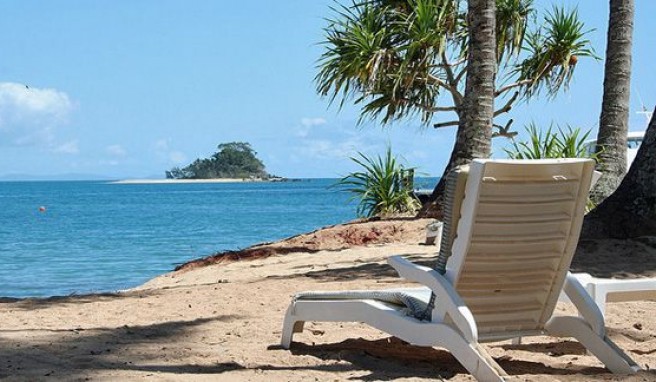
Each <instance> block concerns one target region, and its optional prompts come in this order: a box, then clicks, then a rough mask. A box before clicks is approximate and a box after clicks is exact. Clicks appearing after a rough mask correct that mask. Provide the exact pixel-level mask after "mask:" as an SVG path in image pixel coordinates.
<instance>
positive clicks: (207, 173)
mask: <svg viewBox="0 0 656 382" xmlns="http://www.w3.org/2000/svg"><path fill="white" fill-rule="evenodd" d="M217 148H218V151H217V152H216V153H214V154H213V155H212V156H210V157H209V158H204V159H200V158H199V159H196V160H195V161H194V162H193V163H191V164H190V165H188V166H186V167H183V168H179V167H173V168H172V169H171V170H169V171H166V178H167V179H224V178H233V179H246V178H250V179H271V178H273V177H272V176H271V175H269V173H267V172H266V170H265V167H264V163H262V161H261V160H260V159H259V158H257V156H256V155H257V153H256V152H255V150H253V148H252V147H251V145H250V143H246V142H229V143H221V144H219V145H218V146H217Z"/></svg>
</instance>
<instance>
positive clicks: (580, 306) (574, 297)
mask: <svg viewBox="0 0 656 382" xmlns="http://www.w3.org/2000/svg"><path fill="white" fill-rule="evenodd" d="M563 290H564V291H565V294H566V295H567V297H568V298H569V300H570V301H571V302H572V303H573V304H574V306H575V307H576V309H577V310H578V311H579V313H580V315H581V316H582V317H583V319H584V320H585V321H586V322H587V323H588V324H589V325H590V326H591V327H592V330H593V331H594V332H595V333H597V334H598V335H600V336H604V335H605V332H606V327H605V325H604V315H603V314H602V313H601V310H599V306H598V305H597V304H596V303H595V302H594V300H593V299H592V297H591V296H590V294H589V293H588V291H587V290H585V287H584V286H583V284H581V282H580V281H579V279H577V278H576V276H574V275H573V274H572V273H571V272H567V278H566V279H565V285H564V286H563Z"/></svg>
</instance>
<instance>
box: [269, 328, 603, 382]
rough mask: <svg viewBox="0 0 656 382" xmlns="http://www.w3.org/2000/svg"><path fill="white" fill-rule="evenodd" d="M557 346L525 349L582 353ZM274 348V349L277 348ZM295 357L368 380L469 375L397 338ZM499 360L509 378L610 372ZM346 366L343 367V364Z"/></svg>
mask: <svg viewBox="0 0 656 382" xmlns="http://www.w3.org/2000/svg"><path fill="white" fill-rule="evenodd" d="M553 345H554V346H553V347H540V346H537V347H536V345H534V344H530V345H514V346H520V348H517V349H521V350H528V351H536V352H539V351H540V350H546V349H551V351H552V352H562V353H563V354H569V353H568V351H569V350H570V349H574V350H575V354H579V351H580V349H579V348H578V347H576V346H572V345H571V344H569V343H564V344H563V343H554V344H553ZM273 348H274V347H270V349H273ZM290 351H291V352H292V354H293V355H310V356H313V357H316V358H319V359H322V360H332V361H347V362H348V363H349V364H350V365H352V367H351V369H352V370H367V371H368V372H369V373H370V374H368V375H367V376H364V377H362V376H360V377H358V379H362V380H365V381H390V380H395V379H398V378H411V377H415V378H416V377H419V378H435V377H436V376H439V377H440V378H444V379H449V378H452V377H454V376H455V375H456V374H468V372H467V370H466V369H465V368H464V367H463V366H462V365H461V364H460V363H459V362H458V361H457V360H456V358H455V357H454V356H453V355H452V354H451V353H450V352H448V351H446V350H442V349H435V348H430V347H420V346H414V345H410V344H408V343H406V342H404V341H401V340H399V339H397V338H395V337H389V338H385V339H380V340H365V339H362V338H358V339H348V340H345V341H342V342H339V343H332V344H320V345H307V344H304V343H298V342H294V343H293V344H292V347H291V349H290ZM496 361H497V362H498V363H499V365H501V367H502V368H503V369H504V370H506V372H507V373H508V374H509V375H527V376H528V375H530V374H534V375H535V374H546V375H580V374H584V375H595V374H605V373H609V371H608V370H606V369H605V368H601V367H576V366H573V367H569V368H567V369H565V368H556V367H551V366H548V365H545V364H543V363H541V362H531V361H523V360H517V359H511V358H509V357H500V358H497V359H496ZM340 365H342V364H340Z"/></svg>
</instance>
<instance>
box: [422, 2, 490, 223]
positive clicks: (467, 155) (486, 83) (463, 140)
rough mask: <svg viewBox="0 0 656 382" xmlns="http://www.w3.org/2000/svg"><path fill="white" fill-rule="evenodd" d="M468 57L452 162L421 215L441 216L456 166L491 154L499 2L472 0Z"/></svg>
mask: <svg viewBox="0 0 656 382" xmlns="http://www.w3.org/2000/svg"><path fill="white" fill-rule="evenodd" d="M467 21H468V28H469V56H468V58H467V79H466V83H465V94H464V99H463V103H462V108H461V110H458V117H459V123H458V133H457V136H456V143H455V145H454V147H453V151H452V152H451V158H450V159H449V164H448V165H447V166H446V169H445V170H444V174H443V175H442V178H441V179H440V182H439V183H438V184H437V186H436V187H435V189H434V190H433V193H432V194H431V197H430V199H429V201H428V202H427V203H426V204H425V205H424V206H423V208H422V209H421V211H419V214H418V216H420V217H433V218H438V219H440V218H441V217H442V200H443V194H444V181H445V180H446V175H447V174H448V173H449V172H450V171H451V170H453V168H455V167H456V166H459V165H462V164H466V163H469V162H471V160H472V159H474V158H487V157H489V156H490V150H491V149H490V146H491V140H492V119H493V117H494V84H495V76H496V69H497V62H496V35H495V30H496V2H495V0H469V1H468V10H467Z"/></svg>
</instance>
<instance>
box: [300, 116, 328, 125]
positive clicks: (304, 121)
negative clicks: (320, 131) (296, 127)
mask: <svg viewBox="0 0 656 382" xmlns="http://www.w3.org/2000/svg"><path fill="white" fill-rule="evenodd" d="M326 123H328V121H326V120H325V119H324V118H321V117H318V118H301V125H303V126H305V127H314V126H321V125H325V124H326Z"/></svg>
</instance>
